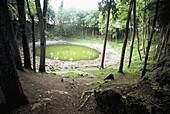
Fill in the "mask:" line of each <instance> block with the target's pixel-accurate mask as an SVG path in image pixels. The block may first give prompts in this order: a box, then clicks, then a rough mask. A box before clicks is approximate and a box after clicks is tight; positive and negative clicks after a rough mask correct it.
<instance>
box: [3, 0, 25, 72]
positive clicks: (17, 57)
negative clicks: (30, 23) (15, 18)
mask: <svg viewBox="0 0 170 114" xmlns="http://www.w3.org/2000/svg"><path fill="white" fill-rule="evenodd" d="M3 2H4V0H3V1H2V3H3ZM6 7H7V6H6V5H4V6H3V7H1V8H3V10H1V11H4V12H5V13H4V12H2V13H1V16H2V19H4V23H5V25H6V26H5V28H4V29H6V32H7V38H8V41H9V45H10V48H11V52H12V56H13V58H14V61H15V65H16V68H17V69H18V70H21V71H24V69H23V66H22V62H21V56H20V52H19V48H18V45H17V42H16V40H15V37H14V33H13V30H12V26H11V21H10V15H9V11H8V10H7V8H6ZM3 17H6V18H3Z"/></svg>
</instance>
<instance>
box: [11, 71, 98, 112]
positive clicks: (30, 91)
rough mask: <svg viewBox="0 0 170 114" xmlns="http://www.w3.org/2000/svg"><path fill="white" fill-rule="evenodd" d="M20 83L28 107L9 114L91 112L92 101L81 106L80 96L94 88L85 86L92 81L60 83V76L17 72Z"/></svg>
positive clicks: (87, 79) (86, 79)
mask: <svg viewBox="0 0 170 114" xmlns="http://www.w3.org/2000/svg"><path fill="white" fill-rule="evenodd" d="M18 74H19V77H20V82H21V84H22V87H23V90H24V93H25V95H26V96H27V97H28V100H29V102H30V103H29V104H28V105H26V106H22V107H20V108H19V109H17V110H15V111H13V112H12V114H19V113H22V114H23V113H25V114H32V113H33V114H40V113H41V114H68V113H69V114H70V113H71V114H74V113H75V114H89V113H93V112H94V107H95V100H94V96H91V97H90V99H89V101H88V102H87V103H86V104H85V105H83V107H82V108H80V106H81V105H82V103H83V100H81V99H80V98H81V94H82V93H83V91H85V90H89V89H91V87H94V86H95V85H96V84H87V83H88V82H89V81H90V80H93V79H92V78H88V77H85V78H78V79H73V80H72V82H71V81H67V80H66V81H64V82H63V81H61V80H62V78H63V77H62V76H54V75H50V74H41V73H34V72H32V71H30V70H27V69H25V72H21V71H18Z"/></svg>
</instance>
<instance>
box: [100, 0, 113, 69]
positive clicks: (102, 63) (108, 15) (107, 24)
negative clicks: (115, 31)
mask: <svg viewBox="0 0 170 114" xmlns="http://www.w3.org/2000/svg"><path fill="white" fill-rule="evenodd" d="M110 6H111V0H110V3H109V9H108V14H107V23H106V31H105V40H104V46H103V54H102V62H101V68H102V69H103V68H104V57H105V51H106V42H107V33H108V27H109V18H110Z"/></svg>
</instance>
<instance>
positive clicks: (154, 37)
mask: <svg viewBox="0 0 170 114" xmlns="http://www.w3.org/2000/svg"><path fill="white" fill-rule="evenodd" d="M157 33H158V31H157V30H156V31H155V34H154V38H153V41H155V40H156V35H157Z"/></svg>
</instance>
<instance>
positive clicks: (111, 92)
mask: <svg viewBox="0 0 170 114" xmlns="http://www.w3.org/2000/svg"><path fill="white" fill-rule="evenodd" d="M94 93H95V99H96V101H97V107H98V109H100V111H101V112H102V113H107V114H170V110H169V109H170V57H166V58H165V59H164V60H163V61H162V62H160V63H159V65H158V68H156V69H155V70H154V71H153V73H152V74H151V76H150V77H149V78H145V79H144V80H142V81H141V82H139V83H137V84H135V85H114V84H103V85H101V86H99V87H98V88H96V89H95V91H94Z"/></svg>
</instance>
